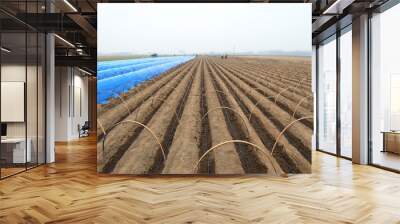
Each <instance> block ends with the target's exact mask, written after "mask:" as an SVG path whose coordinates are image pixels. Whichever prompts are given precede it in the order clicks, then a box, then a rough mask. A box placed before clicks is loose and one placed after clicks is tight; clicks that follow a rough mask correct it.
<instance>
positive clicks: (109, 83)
mask: <svg viewBox="0 0 400 224" xmlns="http://www.w3.org/2000/svg"><path fill="white" fill-rule="evenodd" d="M177 58H178V59H177V60H174V61H172V62H168V63H164V64H160V65H154V66H151V67H146V68H143V69H140V70H137V71H134V72H129V73H126V74H123V75H117V76H113V77H110V78H106V79H102V80H99V81H97V103H98V104H104V103H107V101H108V100H109V99H110V98H112V97H117V96H118V95H119V94H121V93H123V92H126V91H128V90H129V89H131V88H133V87H135V86H136V85H138V84H140V83H142V82H144V81H146V80H149V79H151V78H153V77H154V76H157V75H159V74H161V73H163V72H166V71H167V70H169V69H171V68H173V67H175V66H178V65H180V64H182V63H185V62H187V61H189V60H191V59H193V58H194V57H193V56H182V57H177Z"/></svg>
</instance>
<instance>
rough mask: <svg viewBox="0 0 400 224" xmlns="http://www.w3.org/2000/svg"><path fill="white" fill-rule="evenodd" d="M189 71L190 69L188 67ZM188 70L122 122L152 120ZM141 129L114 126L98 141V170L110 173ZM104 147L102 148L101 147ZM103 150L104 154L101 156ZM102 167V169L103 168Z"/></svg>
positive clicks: (129, 126) (129, 125)
mask: <svg viewBox="0 0 400 224" xmlns="http://www.w3.org/2000/svg"><path fill="white" fill-rule="evenodd" d="M188 69H190V67H188ZM189 71H190V70H186V71H184V72H183V73H182V74H178V75H177V77H178V78H176V79H173V80H171V82H170V83H169V85H170V86H171V88H165V87H164V88H162V89H160V90H159V91H157V92H156V93H155V95H153V96H152V97H153V98H152V99H157V100H147V101H145V102H143V104H141V105H140V106H139V107H138V108H137V110H135V111H133V113H131V114H130V115H128V116H127V117H126V118H125V119H124V121H125V122H126V121H127V120H131V121H138V122H141V123H144V124H147V122H148V121H149V120H150V119H151V118H152V116H153V115H154V114H155V113H156V112H157V110H158V109H159V108H160V106H161V105H162V104H163V103H164V101H165V99H166V98H167V97H168V96H169V94H171V93H172V91H173V89H174V88H175V87H176V86H177V85H178V84H179V83H180V82H181V81H182V79H183V78H184V77H185V74H186V73H188V72H189ZM142 129H143V127H142V126H139V125H137V124H133V123H131V122H126V123H123V124H121V125H117V126H115V127H114V128H113V129H112V130H109V133H108V134H107V138H106V139H105V141H104V145H103V139H99V140H98V143H97V148H98V149H100V150H101V152H102V153H99V156H98V169H100V170H101V169H102V170H104V172H107V171H108V172H110V170H112V169H113V168H114V166H115V164H116V162H117V161H118V160H119V159H120V158H121V157H122V155H123V154H124V153H125V151H126V149H127V148H128V147H129V146H130V144H131V143H132V142H133V141H134V139H135V138H136V137H137V136H138V135H139V133H140V132H141V131H142ZM103 146H104V147H103ZM103 149H104V154H103ZM103 167H104V168H103Z"/></svg>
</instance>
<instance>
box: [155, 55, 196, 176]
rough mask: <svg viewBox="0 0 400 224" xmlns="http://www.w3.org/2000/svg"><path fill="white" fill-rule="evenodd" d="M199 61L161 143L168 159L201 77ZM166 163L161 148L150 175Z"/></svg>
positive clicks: (160, 170) (157, 171) (158, 170)
mask: <svg viewBox="0 0 400 224" xmlns="http://www.w3.org/2000/svg"><path fill="white" fill-rule="evenodd" d="M197 60H198V61H199V63H197V64H196V66H193V68H194V71H193V72H192V73H191V74H190V75H191V80H190V83H189V84H188V86H187V87H186V89H185V90H184V91H185V93H184V94H183V97H182V99H181V100H180V101H179V104H178V106H177V108H176V110H175V116H174V117H173V119H172V120H171V122H170V123H169V125H168V128H167V130H166V133H165V134H164V138H163V140H162V142H161V144H162V146H163V147H164V150H165V156H166V157H167V159H168V157H169V150H170V147H171V145H172V141H173V140H174V136H175V133H176V129H177V127H178V125H179V124H180V121H181V118H182V114H183V110H184V108H185V107H186V102H187V101H188V98H189V93H190V90H191V89H192V86H193V80H195V79H196V77H200V75H199V74H198V70H199V68H200V64H201V60H200V59H197ZM196 80H197V79H196ZM189 108H190V107H189ZM185 151H188V149H187V150H185ZM165 163H166V161H164V158H163V155H162V153H161V148H160V149H159V150H158V151H157V155H156V158H155V160H154V163H153V165H152V166H151V168H150V170H149V172H150V173H161V172H162V170H163V169H164V166H165Z"/></svg>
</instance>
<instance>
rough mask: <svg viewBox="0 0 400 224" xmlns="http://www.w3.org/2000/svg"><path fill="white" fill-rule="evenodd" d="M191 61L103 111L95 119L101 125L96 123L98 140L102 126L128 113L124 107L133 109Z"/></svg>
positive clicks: (190, 62) (187, 66)
mask: <svg viewBox="0 0 400 224" xmlns="http://www.w3.org/2000/svg"><path fill="white" fill-rule="evenodd" d="M193 63H194V62H193V60H191V61H189V62H186V63H185V64H184V65H183V66H182V67H180V68H179V69H177V70H175V71H172V72H171V73H166V76H167V78H165V79H162V81H159V82H155V83H154V85H150V86H148V87H147V88H145V89H144V90H143V91H142V92H140V93H138V94H135V95H134V96H133V97H130V98H129V99H127V100H126V101H125V103H123V102H121V103H120V104H118V105H116V106H115V107H113V108H112V109H110V110H109V111H107V113H103V115H102V116H99V117H98V118H97V120H98V122H99V123H100V124H101V125H97V136H98V140H100V139H101V138H102V136H103V130H102V128H104V131H105V132H107V131H108V130H109V129H110V128H111V127H112V126H113V125H114V124H116V123H118V122H120V121H122V120H123V119H124V118H126V117H127V116H128V115H129V111H128V110H127V108H126V107H128V108H129V109H130V110H131V111H133V110H135V109H136V108H137V107H139V106H140V105H141V104H142V103H143V102H144V101H145V100H147V99H149V98H150V97H151V96H152V95H154V94H155V93H156V92H157V91H159V90H160V89H161V88H162V87H164V86H166V85H168V83H169V82H170V81H171V80H173V79H176V78H177V74H180V73H181V72H182V71H183V70H187V69H190V68H191V66H193Z"/></svg>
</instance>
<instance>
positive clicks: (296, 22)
mask: <svg viewBox="0 0 400 224" xmlns="http://www.w3.org/2000/svg"><path fill="white" fill-rule="evenodd" d="M97 18H98V39H97V40H98V54H99V55H105V54H107V55H108V54H115V53H117V54H118V53H129V54H149V53H158V54H205V53H210V52H214V53H227V52H234V53H238V54H240V53H242V52H255V53H257V52H266V51H286V52H293V51H302V52H311V4H299V3H294V4H276V3H273V4H272V3H270V4H260V3H258V4H257V3H253V4H248V3H244V4H240V3H239V4H233V3H230V4H229V3H228V4H227V3H225V4H223V3H222V4H216V3H212V4H204V3H203V4H194V3H190V4H169V3H168V4H159V3H158V4H157V3H155V4H152V3H142V4H137V3H136V4H131V3H99V4H98V16H97Z"/></svg>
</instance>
